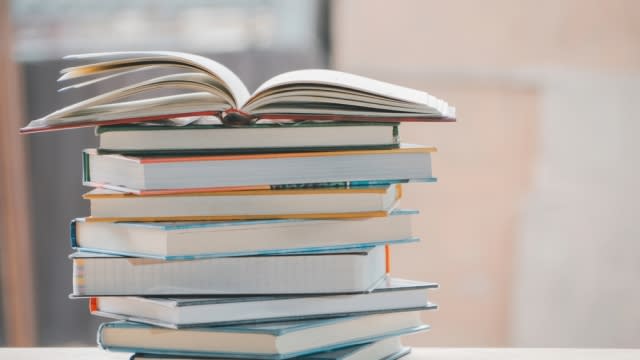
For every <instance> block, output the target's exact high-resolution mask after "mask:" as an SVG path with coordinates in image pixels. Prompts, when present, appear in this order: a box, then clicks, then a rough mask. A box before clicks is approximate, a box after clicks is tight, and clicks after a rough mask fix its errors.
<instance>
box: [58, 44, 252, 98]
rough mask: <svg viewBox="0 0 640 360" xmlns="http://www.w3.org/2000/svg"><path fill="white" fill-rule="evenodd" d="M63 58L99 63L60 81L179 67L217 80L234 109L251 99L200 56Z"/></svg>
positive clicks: (230, 76)
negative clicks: (151, 68)
mask: <svg viewBox="0 0 640 360" xmlns="http://www.w3.org/2000/svg"><path fill="white" fill-rule="evenodd" d="M65 59H72V60H96V61H102V62H99V63H94V64H88V65H82V66H76V67H71V68H67V69H64V70H62V73H63V75H62V77H61V78H60V80H68V79H75V78H79V77H83V76H87V75H98V74H104V73H110V75H108V76H105V77H104V79H107V78H111V77H114V76H117V75H116V74H113V72H114V71H117V72H130V71H133V70H136V69H140V68H149V67H158V66H181V67H187V68H190V70H194V69H195V70H199V71H202V72H204V73H206V74H208V75H210V76H211V77H213V78H216V79H219V80H220V82H221V83H222V84H224V85H225V87H226V88H227V89H228V91H229V94H230V95H231V97H232V98H233V100H234V101H233V103H232V105H233V107H239V106H240V105H241V104H244V103H245V102H246V101H247V100H248V99H249V96H250V95H249V91H248V90H247V88H246V86H245V85H244V84H243V83H242V81H241V80H240V79H239V78H238V77H237V76H236V74H234V73H233V72H232V71H231V70H229V69H228V68H227V67H226V66H224V65H222V64H220V63H218V62H216V61H214V60H211V59H208V58H205V57H202V56H199V55H194V54H188V53H182V52H175V51H123V52H107V53H92V54H80V55H69V56H66V57H65ZM98 81H101V79H95V80H92V81H89V82H87V84H92V83H95V82H98Z"/></svg>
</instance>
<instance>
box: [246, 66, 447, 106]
mask: <svg viewBox="0 0 640 360" xmlns="http://www.w3.org/2000/svg"><path fill="white" fill-rule="evenodd" d="M296 84H297V85H306V86H314V85H322V86H324V87H332V88H340V89H346V90H352V91H354V92H361V93H369V94H372V95H374V96H376V97H377V98H380V97H382V98H387V99H392V100H399V101H401V102H405V103H411V104H415V105H418V106H422V107H424V108H433V109H435V110H437V111H438V112H439V113H440V114H441V115H442V116H444V117H449V116H451V115H452V114H451V113H452V112H453V111H454V110H453V108H451V107H449V106H448V104H446V103H445V102H444V101H442V100H438V99H436V98H435V97H433V96H431V95H429V94H427V93H425V92H422V91H418V90H414V89H410V88H406V87H403V86H398V85H394V84H389V83H386V82H382V81H378V80H373V79H369V78H366V77H363V76H358V75H354V74H348V73H343V72H340V71H334V70H322V69H310V70H298V71H292V72H288V73H284V74H281V75H278V76H275V77H273V78H271V79H270V80H267V82H265V83H264V84H262V85H261V86H260V87H259V88H258V89H257V90H256V91H255V92H254V94H253V95H252V99H250V100H249V102H250V103H251V101H252V100H253V98H256V97H260V96H261V95H263V94H267V95H265V96H268V94H269V92H270V91H274V90H275V89H276V88H287V87H288V86H291V85H296ZM454 116H455V115H454Z"/></svg>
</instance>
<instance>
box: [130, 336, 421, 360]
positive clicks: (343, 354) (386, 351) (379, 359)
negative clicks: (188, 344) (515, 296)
mask: <svg viewBox="0 0 640 360" xmlns="http://www.w3.org/2000/svg"><path fill="white" fill-rule="evenodd" d="M410 352H411V348H409V347H406V346H403V345H402V342H401V341H400V337H398V336H394V337H389V338H386V339H382V340H378V341H374V342H371V343H368V344H362V345H354V346H349V347H346V348H342V349H338V350H332V351H325V352H321V353H316V354H312V355H307V356H297V357H295V358H292V359H295V360H396V359H399V358H401V357H403V356H405V355H407V354H409V353H410ZM136 359H137V360H190V359H193V360H206V359H211V360H214V359H224V358H220V357H216V358H201V357H200V358H197V357H184V356H171V355H154V354H144V353H137V354H134V355H132V356H131V360H136Z"/></svg>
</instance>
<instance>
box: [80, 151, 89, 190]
mask: <svg viewBox="0 0 640 360" xmlns="http://www.w3.org/2000/svg"><path fill="white" fill-rule="evenodd" d="M89 182H91V173H90V171H89V153H88V152H87V151H86V150H85V151H83V152H82V183H89Z"/></svg>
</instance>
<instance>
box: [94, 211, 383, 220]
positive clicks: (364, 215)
mask: <svg viewBox="0 0 640 360" xmlns="http://www.w3.org/2000/svg"><path fill="white" fill-rule="evenodd" d="M388 215H389V212H388V211H367V212H352V213H317V214H276V215H273V214H264V215H213V216H153V217H93V216H89V217H86V218H85V219H86V221H91V222H116V221H146V222H162V221H233V220H269V219H360V218H369V217H386V216H388Z"/></svg>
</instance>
